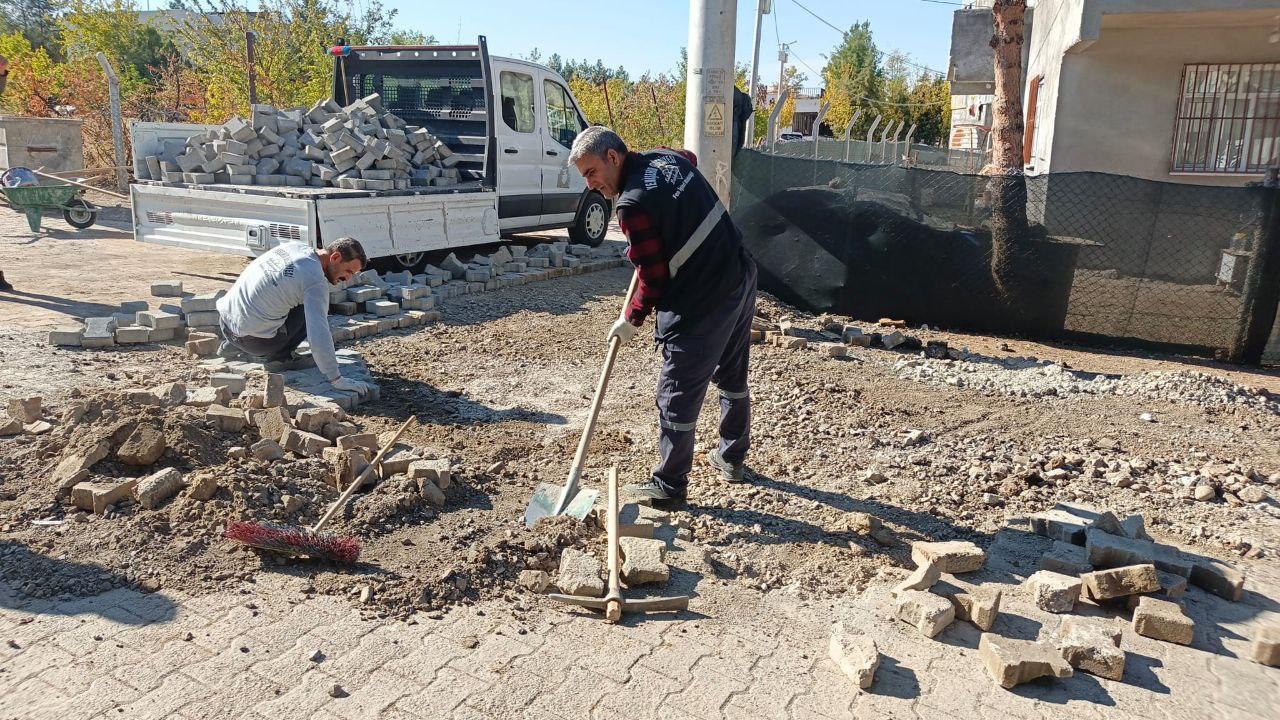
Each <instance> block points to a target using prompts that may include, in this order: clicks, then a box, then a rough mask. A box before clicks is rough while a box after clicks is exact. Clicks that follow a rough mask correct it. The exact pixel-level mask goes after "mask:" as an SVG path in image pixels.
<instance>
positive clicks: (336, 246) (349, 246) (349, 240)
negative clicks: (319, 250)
mask: <svg viewBox="0 0 1280 720" xmlns="http://www.w3.org/2000/svg"><path fill="white" fill-rule="evenodd" d="M325 250H328V251H329V252H339V253H342V259H343V260H345V261H347V262H351V261H352V260H359V261H360V269H361V270H363V269H364V266H365V265H368V264H369V256H368V255H365V254H364V246H363V245H361V244H360V241H359V240H357V239H355V238H353V237H340V238H338V239H337V240H334V241H333V242H331V243H329V245H328V246H327V247H326V248H325Z"/></svg>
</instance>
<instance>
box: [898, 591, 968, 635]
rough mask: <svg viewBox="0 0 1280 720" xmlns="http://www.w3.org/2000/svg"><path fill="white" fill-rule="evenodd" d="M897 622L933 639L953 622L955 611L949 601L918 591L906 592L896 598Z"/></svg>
mask: <svg viewBox="0 0 1280 720" xmlns="http://www.w3.org/2000/svg"><path fill="white" fill-rule="evenodd" d="M895 617H897V618H898V619H899V620H901V621H903V622H905V623H907V624H908V625H911V626H913V627H915V628H916V629H917V630H919V631H920V632H921V633H923V634H924V636H925V637H934V636H935V635H937V634H938V633H940V632H942V631H943V629H945V628H946V627H947V626H948V625H950V624H951V623H952V621H953V620H955V617H956V611H955V607H954V606H953V605H952V604H951V601H950V600H948V599H946V598H944V597H941V596H938V595H934V594H933V593H928V592H922V591H919V590H908V591H906V592H904V593H902V594H900V595H899V596H898V603H897V614H896V616H895Z"/></svg>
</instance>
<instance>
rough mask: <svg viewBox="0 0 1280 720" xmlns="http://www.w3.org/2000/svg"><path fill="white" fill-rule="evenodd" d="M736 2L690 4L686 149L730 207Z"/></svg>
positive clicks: (704, 0) (694, 0) (698, 0)
mask: <svg viewBox="0 0 1280 720" xmlns="http://www.w3.org/2000/svg"><path fill="white" fill-rule="evenodd" d="M737 17H738V3H737V0H691V1H690V3H689V76H688V82H687V84H686V86H685V100H684V108H685V109H684V146H685V148H687V149H689V150H692V151H693V152H694V153H695V154H696V155H697V156H698V168H699V169H700V170H701V171H702V174H703V175H705V176H706V177H707V180H709V181H710V182H711V186H712V187H713V188H715V191H716V194H717V195H719V196H720V200H721V202H723V203H724V204H725V206H726V207H728V205H729V193H730V184H731V182H732V180H731V178H732V176H731V174H730V170H731V169H732V163H733V82H734V65H733V50H734V40H735V38H734V33H735V31H736V29H737Z"/></svg>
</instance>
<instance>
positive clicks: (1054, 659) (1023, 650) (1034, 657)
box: [978, 633, 1072, 689]
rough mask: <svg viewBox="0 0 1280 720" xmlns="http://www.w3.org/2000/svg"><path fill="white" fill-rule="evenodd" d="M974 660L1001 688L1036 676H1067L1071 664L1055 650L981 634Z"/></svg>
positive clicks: (1042, 644)
mask: <svg viewBox="0 0 1280 720" xmlns="http://www.w3.org/2000/svg"><path fill="white" fill-rule="evenodd" d="M978 657H979V659H980V660H981V661H982V664H983V665H984V666H985V667H986V668H987V673H988V674H990V675H991V679H992V680H995V681H996V683H997V684H998V685H1000V687H1003V688H1005V689H1009V688H1012V687H1014V686H1016V685H1020V684H1022V683H1025V682H1028V681H1030V680H1035V679H1036V678H1039V677H1045V676H1049V677H1059V678H1064V677H1071V674H1072V670H1071V665H1070V663H1068V662H1067V661H1066V660H1064V659H1063V658H1062V657H1061V655H1060V654H1059V652H1058V650H1057V648H1055V647H1053V646H1051V645H1048V644H1045V643H1037V642H1032V641H1030V640H1016V639H1010V638H1002V637H1000V636H999V635H995V634H993V633H982V638H981V639H980V641H979V644H978Z"/></svg>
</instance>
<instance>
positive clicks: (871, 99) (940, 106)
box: [788, 22, 951, 144]
mask: <svg viewBox="0 0 1280 720" xmlns="http://www.w3.org/2000/svg"><path fill="white" fill-rule="evenodd" d="M882 55H883V53H881V52H880V50H878V49H877V48H876V45H875V41H874V40H873V38H872V34H871V24H870V23H869V22H861V23H855V24H854V25H853V26H852V27H850V28H849V31H848V32H847V33H845V36H844V39H843V41H841V43H840V44H839V45H837V46H836V48H835V50H834V51H832V53H831V56H830V57H829V58H828V61H827V65H826V66H825V67H824V68H823V70H822V76H823V80H824V81H825V84H826V90H827V91H826V95H825V97H824V100H826V101H827V102H829V103H831V109H830V110H829V111H828V112H827V117H826V121H825V122H826V125H827V126H828V127H829V128H831V129H832V131H833V134H835V135H836V136H838V137H839V136H843V134H844V129H845V127H847V126H848V124H849V121H850V120H851V119H852V118H853V117H854V115H855V113H857V111H858V110H859V109H861V110H862V115H860V116H859V117H858V122H856V123H854V126H853V136H854V137H855V138H858V137H863V136H865V135H866V132H867V130H868V129H869V128H870V127H871V125H872V123H873V122H874V121H875V117H876V115H881V116H882V118H881V121H880V125H879V126H878V127H877V128H876V137H877V138H878V137H879V135H880V133H881V132H882V131H884V130H885V129H886V128H888V127H889V126H890V123H893V124H894V125H895V126H896V125H897V123H899V122H902V123H903V134H902V137H904V138H905V137H906V132H907V130H908V129H909V128H910V127H911V125H912V124H915V125H916V132H915V135H913V136H912V141H913V142H919V143H926V144H940V143H942V142H943V141H944V140H945V139H946V137H947V133H948V131H949V128H950V123H951V111H950V95H949V92H950V90H949V84H948V83H947V80H946V79H945V78H941V77H937V76H936V75H933V74H931V73H926V72H920V73H918V74H915V75H913V73H912V67H911V66H910V64H909V63H908V61H907V57H906V56H905V55H903V54H901V53H893V54H891V55H889V56H888V57H887V58H884V60H883V62H882V61H881V58H882ZM788 122H789V121H788ZM890 136H892V132H890Z"/></svg>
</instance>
